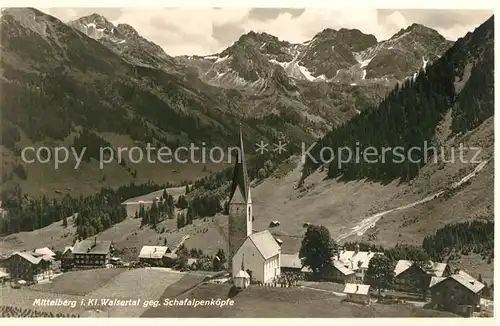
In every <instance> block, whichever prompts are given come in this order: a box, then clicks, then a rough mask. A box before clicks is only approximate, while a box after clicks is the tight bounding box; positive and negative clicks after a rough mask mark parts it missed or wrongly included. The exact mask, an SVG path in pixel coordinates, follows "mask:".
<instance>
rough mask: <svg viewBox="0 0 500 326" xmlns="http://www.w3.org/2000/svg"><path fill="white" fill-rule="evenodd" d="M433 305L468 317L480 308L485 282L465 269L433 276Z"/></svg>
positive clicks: (431, 289)
mask: <svg viewBox="0 0 500 326" xmlns="http://www.w3.org/2000/svg"><path fill="white" fill-rule="evenodd" d="M429 288H430V291H431V305H432V307H433V308H435V309H440V310H446V311H450V312H453V313H457V314H461V315H464V316H467V317H470V316H472V313H473V312H474V311H476V310H477V309H480V302H481V292H482V290H483V289H484V284H483V283H481V282H479V281H478V280H476V279H475V278H474V277H472V276H470V275H469V274H467V273H466V272H464V271H458V272H457V273H455V274H453V275H450V276H448V277H438V276H435V277H432V279H431V281H430V286H429Z"/></svg>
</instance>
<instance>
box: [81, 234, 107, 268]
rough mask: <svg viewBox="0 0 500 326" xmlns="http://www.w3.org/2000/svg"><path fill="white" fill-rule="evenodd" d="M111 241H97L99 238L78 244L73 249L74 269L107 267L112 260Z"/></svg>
mask: <svg viewBox="0 0 500 326" xmlns="http://www.w3.org/2000/svg"><path fill="white" fill-rule="evenodd" d="M111 251H112V244H111V241H97V238H93V239H87V240H83V241H80V242H77V243H76V244H75V245H74V247H73V258H74V267H76V268H99V267H106V266H107V265H108V264H109V261H110V259H111Z"/></svg>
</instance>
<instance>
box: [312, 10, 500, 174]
mask: <svg viewBox="0 0 500 326" xmlns="http://www.w3.org/2000/svg"><path fill="white" fill-rule="evenodd" d="M493 62H494V55H493V18H491V19H489V20H488V21H486V22H485V23H483V24H482V25H481V26H479V27H478V28H477V29H476V30H475V31H474V33H469V34H467V35H466V36H465V37H464V38H462V39H460V40H458V41H457V42H456V43H455V44H454V45H453V46H452V47H451V48H450V49H449V50H448V51H447V52H446V53H445V54H444V55H443V56H442V57H441V58H440V59H439V60H437V61H436V62H435V63H434V64H432V65H431V66H429V67H428V68H427V69H426V70H425V71H422V72H421V73H420V74H419V75H418V76H416V78H413V79H407V80H406V81H405V82H404V83H403V84H402V85H401V86H398V87H396V88H395V89H394V90H393V91H392V92H391V93H390V94H389V95H388V96H387V97H386V98H385V99H384V101H382V102H381V103H380V105H379V106H378V107H377V108H374V109H373V110H367V111H365V112H362V113H361V114H360V115H359V116H357V117H355V118H353V119H352V120H351V121H350V122H349V123H347V124H345V125H343V126H342V127H340V128H337V129H335V130H333V131H332V132H330V133H328V134H327V135H326V136H325V137H324V138H322V139H321V140H320V141H319V142H318V144H316V146H315V147H314V149H313V150H312V151H311V152H310V155H308V157H307V164H306V167H307V168H306V170H305V174H304V176H307V173H309V172H310V171H312V170H314V169H316V168H317V167H319V166H321V165H324V164H325V163H326V165H327V166H328V175H329V176H330V177H339V176H342V177H343V178H344V179H347V180H356V179H363V178H370V179H373V180H377V181H391V180H394V179H398V178H399V179H401V180H402V181H403V182H404V181H408V180H411V179H413V178H414V177H415V176H417V175H418V173H419V171H420V169H421V168H422V166H424V165H425V164H426V161H427V160H428V158H429V157H430V156H431V154H432V152H431V151H430V147H431V146H440V145H441V142H440V140H439V137H437V135H436V128H437V127H438V125H439V123H440V122H441V121H442V120H443V119H444V117H445V115H446V114H447V113H448V112H450V109H451V117H452V122H451V126H452V132H453V133H452V134H451V135H450V137H452V136H454V135H456V134H457V133H463V132H466V131H468V130H471V129H473V128H475V127H477V126H478V125H479V124H481V123H482V122H483V121H484V120H485V119H487V118H488V117H490V116H492V115H493V111H494V99H493V89H494V79H493ZM464 119H465V121H463V120H464ZM324 147H328V148H333V149H339V148H343V147H347V148H350V149H351V150H352V151H354V150H358V151H359V152H360V153H362V155H361V157H362V159H358V160H357V161H356V160H349V159H348V158H349V154H348V153H347V152H344V153H343V154H342V156H341V157H340V158H339V157H338V156H337V157H335V160H333V161H329V159H330V158H331V155H330V156H328V157H326V158H325V157H324V156H322V153H323V152H324V150H322V148H324ZM373 148H375V150H376V155H378V158H379V159H377V160H375V162H374V161H373V160H372V159H370V158H368V159H367V158H366V157H367V156H366V155H365V154H363V153H364V152H365V151H372V149H373ZM414 148H416V149H417V151H416V150H415V149H414ZM387 149H388V151H385V152H384V150H387ZM396 149H397V150H396ZM440 151H443V149H440ZM372 152H373V151H372ZM351 154H352V153H351ZM370 155H372V154H370ZM381 155H384V157H383V158H382V157H381ZM410 155H411V156H410ZM372 157H373V156H372ZM341 160H346V161H345V163H343V164H339V161H341Z"/></svg>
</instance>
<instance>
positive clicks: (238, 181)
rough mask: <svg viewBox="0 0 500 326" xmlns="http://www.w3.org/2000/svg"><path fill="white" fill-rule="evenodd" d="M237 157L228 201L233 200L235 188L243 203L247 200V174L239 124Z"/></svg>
mask: <svg viewBox="0 0 500 326" xmlns="http://www.w3.org/2000/svg"><path fill="white" fill-rule="evenodd" d="M239 138H240V139H239V157H238V159H237V160H236V164H235V165H234V170H233V180H232V183H231V194H230V196H229V201H231V200H232V199H233V196H234V193H235V191H236V188H239V189H240V192H241V194H242V195H243V198H244V199H245V201H246V200H247V198H248V188H249V186H248V174H247V165H246V162H245V149H244V147H243V131H242V126H241V123H240V137H239Z"/></svg>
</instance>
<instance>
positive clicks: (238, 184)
mask: <svg viewBox="0 0 500 326" xmlns="http://www.w3.org/2000/svg"><path fill="white" fill-rule="evenodd" d="M241 129H242V128H241V125H240V137H239V143H240V144H239V145H240V147H239V153H238V154H239V155H238V160H237V161H236V164H235V165H234V172H233V180H232V183H231V193H230V194H229V203H228V213H229V216H228V219H229V221H228V222H229V223H228V245H229V269H230V270H231V271H233V272H236V273H238V272H239V270H238V269H239V268H240V266H239V262H238V263H237V265H235V266H234V268H235V270H233V257H234V254H235V253H236V252H237V251H238V249H239V248H240V247H241V245H242V244H243V242H245V240H246V238H247V237H248V236H249V235H250V234H252V220H253V213H252V195H251V193H250V184H249V183H248V175H247V166H246V163H245V150H244V148H243V132H242V130H241Z"/></svg>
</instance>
